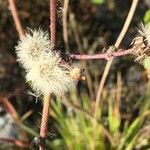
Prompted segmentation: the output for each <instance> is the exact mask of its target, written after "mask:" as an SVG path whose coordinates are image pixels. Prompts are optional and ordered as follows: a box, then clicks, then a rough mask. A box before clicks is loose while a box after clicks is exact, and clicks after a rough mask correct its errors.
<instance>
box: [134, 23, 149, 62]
mask: <svg viewBox="0 0 150 150" xmlns="http://www.w3.org/2000/svg"><path fill="white" fill-rule="evenodd" d="M138 33H139V34H138V36H137V37H136V38H134V39H133V41H132V43H131V45H132V46H133V49H134V51H133V54H134V55H135V56H136V59H135V61H139V62H143V60H144V59H145V58H146V57H148V56H150V24H148V25H145V26H144V25H143V23H141V24H140V27H139V29H138Z"/></svg>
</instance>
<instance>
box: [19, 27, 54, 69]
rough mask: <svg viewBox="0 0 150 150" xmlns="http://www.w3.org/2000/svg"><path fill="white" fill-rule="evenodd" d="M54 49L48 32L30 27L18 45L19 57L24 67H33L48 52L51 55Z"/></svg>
mask: <svg viewBox="0 0 150 150" xmlns="http://www.w3.org/2000/svg"><path fill="white" fill-rule="evenodd" d="M52 49H53V47H52V46H51V44H50V40H49V35H48V33H47V32H43V31H42V30H41V29H39V30H31V29H30V30H28V31H27V33H26V35H25V36H24V37H23V38H22V39H21V40H20V41H19V42H18V46H16V53H17V59H18V62H19V63H20V64H21V65H23V67H24V68H31V67H32V66H34V65H35V63H36V62H37V61H38V60H39V59H40V57H45V56H47V55H48V53H49V55H50V52H51V51H50V50H52Z"/></svg>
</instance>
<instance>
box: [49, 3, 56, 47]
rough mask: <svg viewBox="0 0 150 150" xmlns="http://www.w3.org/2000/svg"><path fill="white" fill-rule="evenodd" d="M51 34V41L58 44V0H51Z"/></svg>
mask: <svg viewBox="0 0 150 150" xmlns="http://www.w3.org/2000/svg"><path fill="white" fill-rule="evenodd" d="M50 34H51V43H52V44H53V45H54V46H55V44H56V0H50Z"/></svg>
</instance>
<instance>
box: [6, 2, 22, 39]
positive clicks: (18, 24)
mask: <svg viewBox="0 0 150 150" xmlns="http://www.w3.org/2000/svg"><path fill="white" fill-rule="evenodd" d="M8 3H9V8H10V10H11V13H12V16H13V20H14V23H15V26H16V29H17V31H18V34H19V37H20V38H21V37H22V36H23V35H24V30H23V27H22V25H21V22H20V19H19V16H18V12H17V8H16V6H15V2H14V0H8Z"/></svg>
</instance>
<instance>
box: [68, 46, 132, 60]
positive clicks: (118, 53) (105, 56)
mask: <svg viewBox="0 0 150 150" xmlns="http://www.w3.org/2000/svg"><path fill="white" fill-rule="evenodd" d="M133 50H134V49H127V50H123V49H118V50H117V51H116V52H106V53H99V54H93V55H92V54H91V55H86V54H82V55H79V54H69V56H70V57H71V58H72V59H79V60H93V59H106V60H108V59H110V58H113V57H119V56H124V55H128V54H132V52H133Z"/></svg>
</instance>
